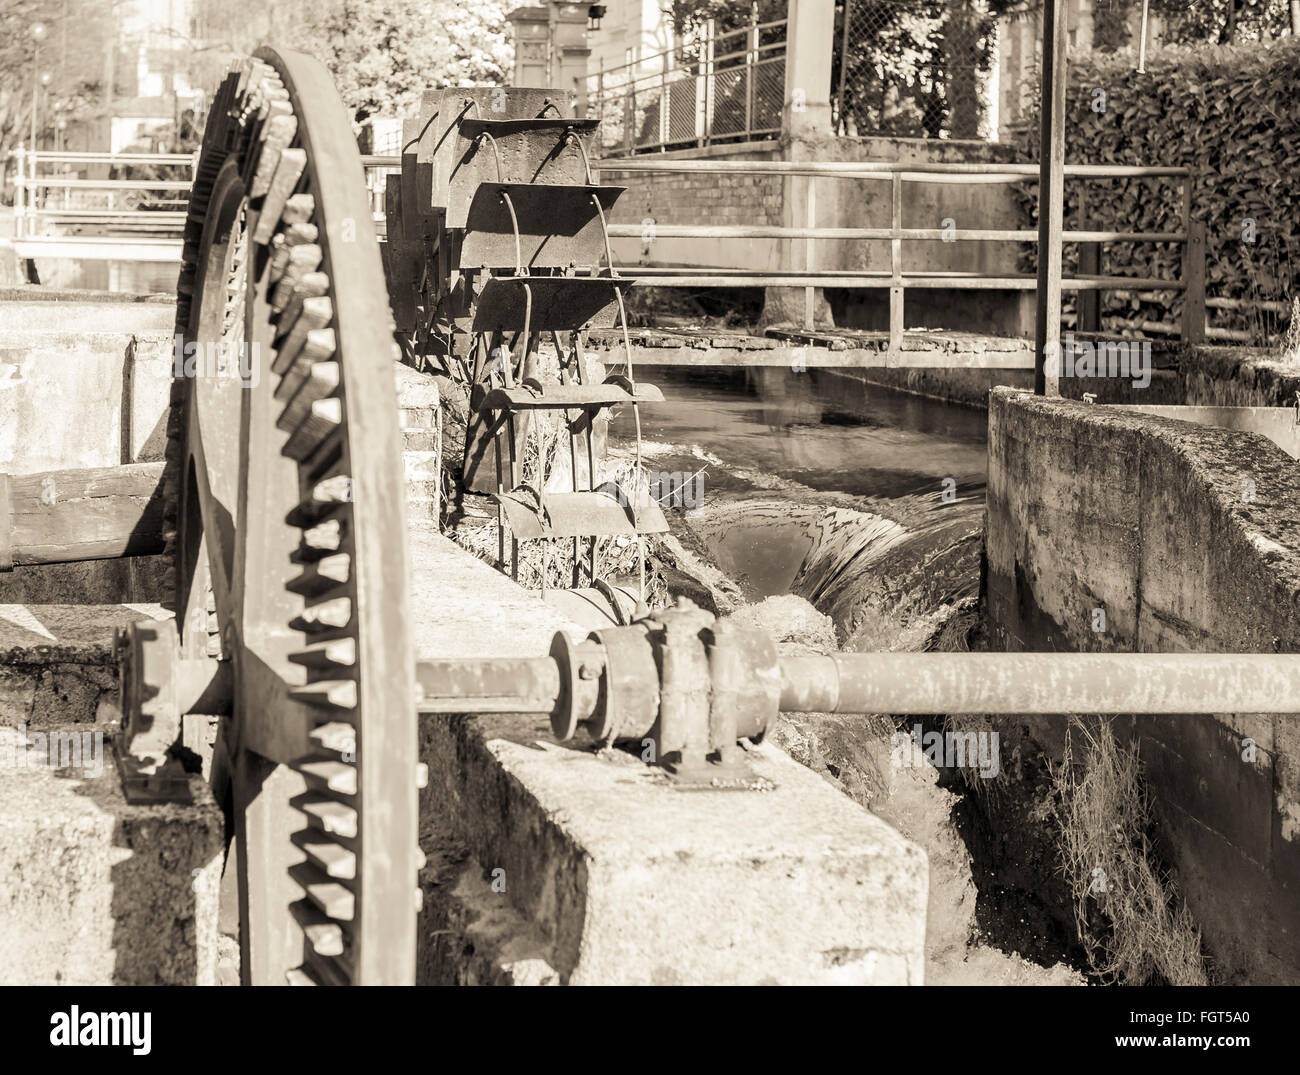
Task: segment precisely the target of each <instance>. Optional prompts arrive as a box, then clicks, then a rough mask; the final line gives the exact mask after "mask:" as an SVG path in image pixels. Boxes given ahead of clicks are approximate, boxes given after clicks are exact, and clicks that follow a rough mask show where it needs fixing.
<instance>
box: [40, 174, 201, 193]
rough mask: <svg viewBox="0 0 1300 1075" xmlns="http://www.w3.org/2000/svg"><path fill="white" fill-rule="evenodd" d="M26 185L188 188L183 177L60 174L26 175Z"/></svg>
mask: <svg viewBox="0 0 1300 1075" xmlns="http://www.w3.org/2000/svg"><path fill="white" fill-rule="evenodd" d="M26 185H27V186H28V187H60V188H64V187H66V188H67V189H69V190H91V189H93V190H189V189H190V187H191V186H193V184H192V183H190V182H189V181H188V180H185V179H65V178H64V177H62V176H57V175H51V176H42V175H38V176H34V177H33V176H30V175H29V176H28V177H27V179H26Z"/></svg>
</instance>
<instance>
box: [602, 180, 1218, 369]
mask: <svg viewBox="0 0 1300 1075" xmlns="http://www.w3.org/2000/svg"><path fill="white" fill-rule="evenodd" d="M594 167H595V168H596V169H597V170H599V171H600V172H615V173H622V174H626V175H635V174H659V173H663V174H677V175H688V174H689V175H698V174H706V175H749V176H761V175H779V176H790V177H800V178H802V180H803V182H802V183H799V184H798V185H797V186H795V185H791V187H789V188H787V195H786V196H787V197H791V196H792V194H793V195H794V196H795V197H796V206H798V204H799V200H802V203H803V204H802V215H803V217H804V223H803V224H802V225H795V226H781V225H772V224H757V225H747V224H694V225H671V224H667V225H666V224H661V223H659V222H657V221H656V222H655V225H654V234H655V237H656V238H693V239H694V238H699V239H787V240H791V241H792V244H791V254H792V261H795V262H798V264H797V265H795V266H793V267H791V268H790V269H779V270H777V271H775V272H769V271H766V270H734V269H716V270H715V269H699V268H686V269H682V268H672V267H659V266H637V267H636V268H635V270H634V273H635V275H636V276H637V278H639V279H641V280H644V281H646V282H647V283H653V284H654V285H655V286H657V287H692V288H696V287H709V286H713V287H802V288H804V290H805V296H806V297H805V311H804V312H805V323H806V327H807V328H808V329H811V328H812V327H813V311H814V299H815V291H816V289H817V288H818V287H851V288H888V290H889V326H890V329H889V332H890V348H891V350H897V349H899V348H901V345H902V339H903V296H904V292H905V291H906V289H908V288H918V289H920V288H924V289H934V288H950V289H958V290H971V289H979V290H1025V291H1030V290H1035V289H1036V288H1037V286H1038V283H1037V278H1036V277H1035V276H1033V275H1029V274H1025V275H1021V274H1015V275H1012V274H998V273H980V272H945V271H934V270H929V271H910V272H909V271H908V270H906V269H905V268H904V266H903V243H904V242H905V241H909V240H941V241H944V242H1008V241H1014V242H1027V243H1037V242H1038V231H1037V230H1030V229H1021V228H956V227H950V228H905V227H903V184H904V183H1019V182H1024V181H1025V180H1027V179H1036V178H1037V176H1038V165H1036V164H992V163H894V162H863V163H838V162H834V163H831V162H804V161H701V160H689V161H686V160H649V159H646V158H644V157H633V158H630V159H628V158H623V159H618V160H604V161H600V162H598V163H597V164H596V165H595V166H594ZM1065 174H1066V176H1067V177H1073V178H1080V179H1115V178H1168V179H1174V180H1177V181H1179V185H1180V187H1181V193H1182V230H1181V231H1177V232H1124V231H1084V230H1074V231H1066V232H1064V241H1065V242H1067V243H1069V242H1073V243H1080V244H1084V245H1085V246H1088V247H1093V248H1096V249H1097V250H1098V251H1099V250H1100V247H1101V245H1102V244H1104V243H1110V242H1139V243H1180V244H1182V246H1183V259H1182V270H1181V273H1180V276H1179V278H1178V279H1176V280H1163V279H1158V278H1148V277H1126V276H1114V275H1105V274H1102V273H1100V272H1087V271H1081V272H1079V273H1077V274H1076V275H1074V276H1071V277H1065V278H1064V279H1062V280H1061V283H1060V286H1061V289H1062V290H1065V291H1077V292H1080V293H1085V294H1086V293H1099V292H1103V291H1134V292H1155V291H1171V292H1174V291H1182V292H1185V296H1184V303H1183V320H1182V337H1183V339H1185V340H1188V341H1190V342H1199V341H1201V340H1203V339H1204V338H1205V225H1204V224H1203V223H1201V222H1198V221H1196V220H1194V219H1193V218H1192V215H1191V206H1192V182H1191V172H1190V170H1189V169H1187V168H1174V167H1139V166H1127V165H1109V164H1104V165H1103V164H1079V165H1067V166H1066V168H1065ZM817 179H857V180H869V181H879V182H887V183H889V184H890V193H891V197H890V225H889V227H887V228H827V227H818V226H817V197H816V192H817V187H816V183H815V181H816V180H817ZM800 196H801V198H800ZM643 231H644V225H643V224H634V225H629V224H614V225H611V226H610V229H609V234H610V236H611V238H634V237H640V236H641V235H642V234H643ZM834 240H841V241H842V240H887V241H888V242H889V243H890V268H889V269H888V270H887V271H886V270H877V271H869V270H849V271H844V270H825V269H819V268H817V247H816V244H817V243H818V242H825V241H834Z"/></svg>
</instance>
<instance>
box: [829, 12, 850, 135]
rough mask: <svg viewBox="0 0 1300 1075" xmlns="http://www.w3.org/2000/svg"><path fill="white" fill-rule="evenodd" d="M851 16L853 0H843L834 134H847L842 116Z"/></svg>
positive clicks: (846, 124)
mask: <svg viewBox="0 0 1300 1075" xmlns="http://www.w3.org/2000/svg"><path fill="white" fill-rule="evenodd" d="M852 17H853V0H844V27H843V30H844V32H843V33H842V34H841V35H840V84H839V85H838V86H837V87H836V88H835V126H834V128H833V129H834V131H835V133H836V134H848V133H849V125H848V121H847V120H846V119H845V118H844V83H846V82H847V81H848V80H849V79H848V64H849V20H850V19H851V18H852Z"/></svg>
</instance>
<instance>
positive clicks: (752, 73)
mask: <svg viewBox="0 0 1300 1075" xmlns="http://www.w3.org/2000/svg"><path fill="white" fill-rule="evenodd" d="M1296 2H1297V3H1300V0H1296ZM746 41H747V43H748V48H747V49H746V50H745V137H746V138H748V137H750V131H752V130H753V129H754V84H755V80H756V79H757V77H758V11H757V10H756V9H754V8H750V12H749V34H748V36H747V37H746Z"/></svg>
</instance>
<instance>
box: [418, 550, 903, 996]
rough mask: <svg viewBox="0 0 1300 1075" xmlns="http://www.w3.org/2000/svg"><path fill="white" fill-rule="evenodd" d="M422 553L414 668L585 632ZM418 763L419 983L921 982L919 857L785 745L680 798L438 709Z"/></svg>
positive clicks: (530, 729) (519, 731)
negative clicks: (741, 777) (424, 860)
mask: <svg viewBox="0 0 1300 1075" xmlns="http://www.w3.org/2000/svg"><path fill="white" fill-rule="evenodd" d="M411 561H412V564H413V565H414V572H415V576H416V577H415V588H414V592H413V600H412V608H414V609H415V610H416V615H417V617H418V619H419V628H418V631H417V636H416V647H417V652H418V654H419V655H420V656H421V657H436V656H444V657H445V656H453V655H464V656H479V655H521V656H535V655H540V654H542V653H544V652H546V650H547V648H548V646H549V642H550V637H551V635H552V633H553V632H554V631H555V630H556V629H561V628H563V629H568V630H571V631H573V632H574V633H575V634H579V635H581V634H585V631H584V630H582V629H580V628H575V627H573V626H572V625H569V624H567V622H566V621H564V620H563V619H561V618H560V617H559V616H558V615H556V614H555V613H554V612H553V611H551V610H549V609H548V608H547V607H546V606H545V605H543V604H542V603H541V601H540V600H539V599H538V598H537V597H536V596H534V595H532V594H529V593H527V592H525V591H523V590H520V589H519V588H518V587H516V586H514V584H513V583H511V582H510V581H509V580H507V579H506V578H505V577H504V576H502V575H500V574H499V573H497V572H495V571H494V570H493V569H492V568H490V567H489V566H488V565H486V564H484V563H483V562H482V561H479V560H477V559H475V558H474V557H473V556H471V555H470V554H469V553H467V552H465V551H464V550H462V549H459V548H458V547H456V546H454V545H453V544H452V543H451V542H450V541H448V540H447V539H445V538H442V537H441V536H440V535H437V534H436V533H434V532H433V531H432V530H424V531H421V530H420V529H418V528H416V529H414V530H413V533H412V538H411ZM421 758H422V759H423V760H424V761H425V762H426V763H427V764H428V766H429V769H430V780H429V785H428V787H427V788H426V789H425V790H424V792H422V798H421V815H422V818H423V819H424V825H423V829H424V831H423V839H422V843H423V846H424V850H425V854H426V856H427V857H428V860H429V865H428V866H427V867H426V869H425V871H424V874H423V886H424V888H425V892H426V899H425V911H424V914H423V917H422V919H421V934H420V936H421V942H420V951H419V968H420V970H419V973H420V977H421V979H422V980H424V981H426V982H430V983H432V982H447V981H475V982H483V981H552V980H554V981H559V982H562V983H566V984H584V983H599V984H631V983H641V984H652V983H659V984H670V983H672V984H702V983H750V984H753V983H759V982H774V983H782V984H796V983H800V984H803V983H817V982H819V983H846V984H848V983H878V984H884V983H889V984H906V983H910V984H920V983H921V981H922V977H923V966H924V941H925V908H926V877H927V869H926V862H925V855H924V853H923V852H922V851H921V850H920V849H919V848H918V847H916V846H915V845H913V844H910V843H909V842H908V841H906V840H904V839H903V838H902V837H901V836H899V835H898V834H897V833H896V832H894V830H893V829H891V828H890V827H889V826H888V825H886V824H885V823H884V822H882V821H880V820H879V819H878V818H875V817H874V816H872V815H871V814H869V813H867V812H865V811H863V810H862V809H861V808H860V807H858V806H857V805H855V804H854V803H852V802H851V801H850V800H848V799H847V798H845V797H844V796H843V795H841V794H839V793H838V792H837V791H836V790H835V789H833V788H831V787H830V786H828V785H827V784H826V783H825V782H824V781H822V780H821V778H820V777H818V776H817V775H816V774H814V773H812V772H810V771H809V770H807V769H806V768H804V767H803V766H801V765H799V764H798V763H797V762H794V761H793V760H791V759H790V758H789V757H787V756H786V755H785V754H784V753H782V752H781V751H779V750H777V749H776V748H774V747H771V746H766V745H765V746H762V747H758V748H756V749H755V750H754V751H752V752H751V753H750V755H749V758H750V759H751V761H752V763H753V766H754V769H755V771H756V773H757V774H758V775H759V776H760V777H762V778H764V779H765V780H766V781H768V782H770V784H771V785H772V787H771V788H770V789H769V790H766V791H692V792H683V791H678V790H676V789H675V788H673V787H672V786H670V784H669V782H668V780H667V777H666V776H665V775H664V774H662V773H661V772H658V771H655V770H652V769H649V768H647V767H646V766H645V765H644V764H643V763H642V762H641V761H640V760H639V759H638V758H637V757H635V756H633V755H630V754H627V753H624V752H622V751H609V752H602V753H596V752H595V751H594V748H593V747H592V746H591V745H582V744H579V745H577V746H575V745H574V744H565V745H560V744H557V743H555V742H554V740H553V739H552V738H551V736H550V729H549V724H548V723H547V721H546V720H545V719H542V720H538V719H536V718H535V717H518V716H501V717H491V718H486V717H484V718H474V719H471V718H464V717H425V718H423V719H422V721H421ZM494 884H495V887H494ZM442 931H446V932H442Z"/></svg>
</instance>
